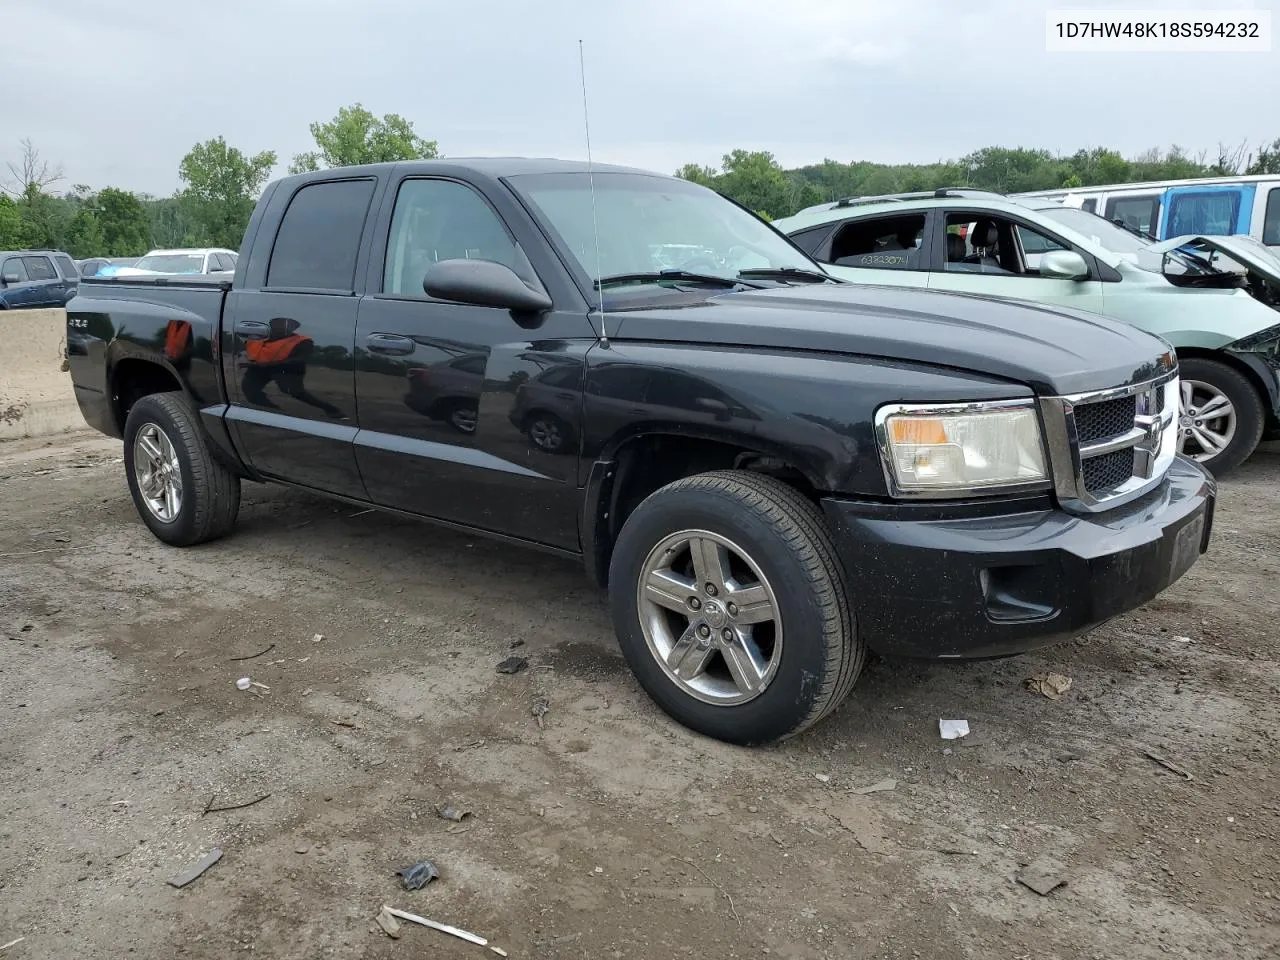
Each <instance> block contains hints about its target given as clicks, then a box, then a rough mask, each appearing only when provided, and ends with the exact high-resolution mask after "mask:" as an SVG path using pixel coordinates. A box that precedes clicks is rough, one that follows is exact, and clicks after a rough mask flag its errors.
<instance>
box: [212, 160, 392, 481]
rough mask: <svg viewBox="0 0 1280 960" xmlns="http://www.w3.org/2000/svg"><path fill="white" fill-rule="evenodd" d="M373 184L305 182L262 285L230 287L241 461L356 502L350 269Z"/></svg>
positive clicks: (233, 393)
mask: <svg viewBox="0 0 1280 960" xmlns="http://www.w3.org/2000/svg"><path fill="white" fill-rule="evenodd" d="M375 186H376V181H374V180H372V179H359V180H334V181H323V182H318V183H311V184H307V185H304V186H303V187H301V188H300V189H299V190H298V191H297V192H296V193H295V194H294V195H293V197H292V199H291V200H290V201H289V205H288V207H287V209H286V210H285V214H284V218H283V220H282V221H281V223H280V229H279V231H278V233H277V234H276V237H275V243H274V245H273V246H272V248H271V250H272V253H271V260H270V263H269V265H268V267H267V274H266V277H265V281H264V283H263V286H262V288H261V289H243V290H240V289H237V290H233V291H232V292H231V293H230V294H228V296H227V306H226V321H225V322H226V325H227V331H228V333H229V334H230V336H231V341H230V342H231V349H230V351H229V353H230V355H231V356H230V359H231V362H230V363H229V364H228V365H227V368H226V370H227V390H228V394H229V395H230V397H231V401H232V406H231V409H230V411H229V412H228V414H227V419H228V420H229V421H230V423H231V426H232V429H233V430H234V431H235V434H236V438H237V440H238V442H239V444H240V448H241V450H242V451H243V454H244V456H245V458H246V459H247V460H248V461H249V462H250V463H251V464H252V465H253V466H254V468H255V469H257V470H258V471H260V472H261V473H263V474H266V475H268V476H271V477H275V478H278V479H281V480H287V481H289V482H292V483H298V484H303V485H305V486H308V487H312V488H315V489H317V490H323V491H326V492H328V493H336V494H340V495H343V496H348V497H356V498H360V499H364V498H365V488H364V484H363V483H362V482H361V479H360V473H359V470H358V469H357V467H356V460H355V452H354V450H353V448H352V441H353V440H354V439H355V435H356V408H355V358H354V356H353V353H352V350H353V347H354V342H355V332H356V314H357V312H358V309H359V300H358V298H357V297H356V294H355V275H356V261H357V259H358V256H359V251H360V249H361V236H362V233H363V230H364V225H365V221H366V218H367V215H368V210H369V205H370V201H371V199H372V197H373V193H374V188H375ZM257 242H258V243H267V242H269V241H268V240H267V238H259V240H258V241H257Z"/></svg>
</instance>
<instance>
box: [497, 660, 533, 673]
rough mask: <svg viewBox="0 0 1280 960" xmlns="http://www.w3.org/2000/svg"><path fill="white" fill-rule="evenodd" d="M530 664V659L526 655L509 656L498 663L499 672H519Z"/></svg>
mask: <svg viewBox="0 0 1280 960" xmlns="http://www.w3.org/2000/svg"><path fill="white" fill-rule="evenodd" d="M528 666H529V660H528V658H526V657H507V659H505V660H503V661H502V662H501V663H500V664H498V672H499V673H506V674H512V675H514V674H517V673H519V672H520V671H522V670H524V669H525V668H526V667H528Z"/></svg>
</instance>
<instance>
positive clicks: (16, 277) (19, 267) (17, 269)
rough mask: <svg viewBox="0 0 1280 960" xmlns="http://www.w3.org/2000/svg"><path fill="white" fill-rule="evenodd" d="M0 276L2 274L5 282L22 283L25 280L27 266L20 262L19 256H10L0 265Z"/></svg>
mask: <svg viewBox="0 0 1280 960" xmlns="http://www.w3.org/2000/svg"><path fill="white" fill-rule="evenodd" d="M0 276H3V277H4V279H5V282H6V283H23V282H25V281H26V280H27V268H26V267H25V266H24V265H23V263H22V258H21V257H10V258H9V259H8V260H6V261H5V262H4V264H3V266H0Z"/></svg>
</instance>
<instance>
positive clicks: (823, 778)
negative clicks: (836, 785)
mask: <svg viewBox="0 0 1280 960" xmlns="http://www.w3.org/2000/svg"><path fill="white" fill-rule="evenodd" d="M813 779H815V780H817V781H818V782H819V783H830V782H831V777H830V776H829V775H827V774H825V773H815V774H814V775H813Z"/></svg>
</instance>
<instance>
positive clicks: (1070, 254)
mask: <svg viewBox="0 0 1280 960" xmlns="http://www.w3.org/2000/svg"><path fill="white" fill-rule="evenodd" d="M1040 276H1042V277H1051V278H1053V279H1055V280H1085V279H1087V278H1088V276H1089V265H1088V264H1087V263H1085V262H1084V257H1082V256H1080V254H1078V253H1076V252H1075V251H1074V250H1050V251H1049V252H1048V253H1042V254H1040Z"/></svg>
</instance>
